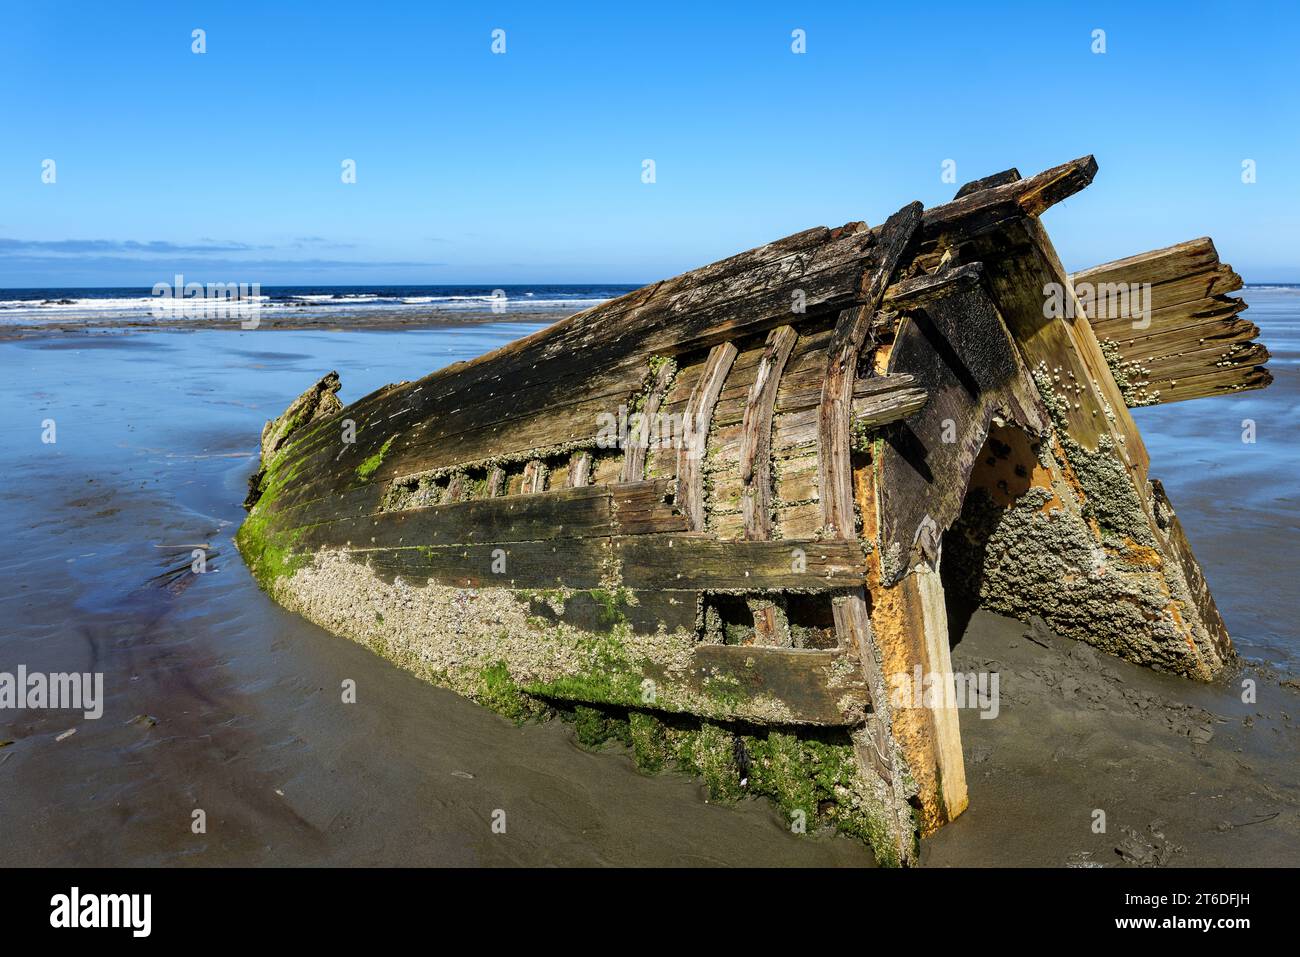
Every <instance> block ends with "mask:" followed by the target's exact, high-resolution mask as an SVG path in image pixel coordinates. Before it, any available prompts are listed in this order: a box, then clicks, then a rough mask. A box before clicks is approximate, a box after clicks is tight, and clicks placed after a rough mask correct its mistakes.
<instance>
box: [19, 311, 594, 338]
mask: <svg viewBox="0 0 1300 957" xmlns="http://www.w3.org/2000/svg"><path fill="white" fill-rule="evenodd" d="M578 311H580V310H575V311H574V312H568V311H565V310H534V311H529V312H522V311H511V312H504V313H495V312H492V311H491V310H487V309H484V310H464V311H460V310H457V311H455V312H451V311H446V312H435V313H432V314H419V315H412V314H410V313H404V312H399V311H379V310H376V311H375V312H374V313H373V314H371V315H365V314H356V313H354V314H351V315H348V316H346V317H342V316H326V315H315V316H276V317H275V318H274V319H262V320H261V321H260V322H259V324H258V325H257V326H255V327H253V328H251V329H245V328H243V327H242V326H241V325H240V324H239V320H235V319H223V320H203V319H151V320H148V321H141V320H131V319H120V318H116V319H94V318H80V319H57V320H54V319H52V320H50V321H48V322H43V323H40V324H25V325H12V326H6V325H0V342H5V341H14V340H21V339H40V338H58V337H66V336H76V335H111V334H114V333H116V334H121V335H130V334H139V333H145V332H257V331H258V330H261V329H275V330H278V331H281V332H304V331H326V332H418V331H420V330H421V329H424V328H427V329H430V330H435V329H453V328H456V327H458V326H479V325H485V324H488V323H543V324H546V325H550V324H552V323H555V322H559V321H560V320H561V319H567V318H568V317H569V316H572V315H575V314H576V313H577V312H578Z"/></svg>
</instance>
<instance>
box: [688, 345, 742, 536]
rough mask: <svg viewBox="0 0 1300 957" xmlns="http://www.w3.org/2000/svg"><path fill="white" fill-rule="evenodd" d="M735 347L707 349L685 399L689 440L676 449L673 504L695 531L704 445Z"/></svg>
mask: <svg viewBox="0 0 1300 957" xmlns="http://www.w3.org/2000/svg"><path fill="white" fill-rule="evenodd" d="M737 351H738V350H737V349H736V347H735V345H733V344H732V343H730V342H724V343H720V344H719V345H716V346H714V347H713V348H712V349H711V350H710V351H709V357H708V359H707V360H706V361H705V364H704V372H703V373H701V375H700V378H699V381H698V382H697V383H696V386H695V389H694V391H692V392H691V398H690V400H689V401H688V402H687V403H686V412H685V422H686V423H687V429H688V430H689V433H690V434H691V435H692V436H693V441H691V442H684V443H683V444H682V447H681V448H679V449H678V450H677V507H678V508H679V509H681V511H682V513H683V514H684V515H686V517H687V519H688V520H689V521H690V527H691V528H692V529H694V530H695V531H702V530H703V529H704V472H703V469H702V466H703V458H704V452H705V446H706V445H707V443H708V436H709V429H710V427H711V425H712V422H713V410H714V407H715V406H716V405H717V403H718V395H719V394H720V393H721V392H722V384H723V382H724V381H726V378H727V373H729V372H730V371H731V366H732V363H734V362H735V361H736V355H737Z"/></svg>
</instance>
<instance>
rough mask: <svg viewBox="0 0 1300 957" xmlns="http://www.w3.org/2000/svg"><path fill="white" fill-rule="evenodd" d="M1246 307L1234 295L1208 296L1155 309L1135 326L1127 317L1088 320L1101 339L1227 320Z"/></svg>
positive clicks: (1133, 335)
mask: <svg viewBox="0 0 1300 957" xmlns="http://www.w3.org/2000/svg"><path fill="white" fill-rule="evenodd" d="M1247 308H1249V307H1248V306H1247V304H1246V303H1245V302H1244V301H1243V300H1241V299H1238V298H1236V297H1235V296H1209V297H1207V298H1205V299H1194V300H1191V301H1189V302H1184V303H1178V304H1176V305H1173V306H1168V307H1166V308H1164V309H1156V310H1154V311H1152V312H1151V314H1150V316H1147V317H1142V321H1141V323H1140V325H1139V326H1134V324H1133V320H1132V319H1129V318H1120V319H1098V320H1093V319H1089V320H1088V322H1089V324H1090V325H1091V326H1092V328H1093V330H1094V331H1095V332H1096V333H1097V335H1098V336H1099V337H1101V338H1107V339H1122V338H1124V337H1137V336H1157V335H1161V334H1163V333H1167V332H1176V331H1177V330H1179V329H1184V328H1186V327H1188V326H1198V325H1205V324H1207V323H1211V322H1216V321H1219V322H1228V321H1231V320H1232V319H1233V318H1234V317H1236V316H1237V315H1239V314H1240V313H1242V312H1244V311H1245V310H1246V309H1247Z"/></svg>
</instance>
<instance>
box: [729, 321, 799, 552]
mask: <svg viewBox="0 0 1300 957" xmlns="http://www.w3.org/2000/svg"><path fill="white" fill-rule="evenodd" d="M798 337H799V335H798V333H796V332H795V331H794V328H793V327H791V326H778V327H777V328H775V329H773V330H772V331H771V332H770V333H768V337H767V344H766V346H765V348H764V350H763V359H762V363H761V364H760V366H759V371H758V375H757V377H756V379H755V381H754V384H753V386H751V388H750V392H749V401H748V402H747V403H746V404H745V416H744V424H743V436H742V439H741V444H740V478H741V480H742V481H743V482H744V483H745V485H746V493H747V494H746V495H745V498H744V502H743V505H744V517H745V537H746V538H750V539H768V538H771V537H772V414H773V410H774V408H775V406H776V392H777V387H778V385H779V384H780V381H781V374H782V372H784V371H785V364H786V361H787V360H788V359H789V358H790V352H791V350H792V349H793V348H794V344H795V340H796V339H798Z"/></svg>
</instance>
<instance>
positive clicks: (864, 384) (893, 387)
mask: <svg viewBox="0 0 1300 957" xmlns="http://www.w3.org/2000/svg"><path fill="white" fill-rule="evenodd" d="M822 361H823V363H824V362H825V359H823V360H822ZM825 372H826V370H825V368H824V367H823V368H821V369H819V370H818V376H817V382H818V384H817V385H816V386H814V387H812V388H809V389H801V390H800V391H798V392H790V393H787V395H786V397H785V399H784V400H778V403H777V406H776V411H777V412H778V413H785V412H799V411H802V410H804V409H815V408H817V406H819V405H820V404H821V395H822V390H821V379H822V376H824V375H825ZM914 385H916V380H915V379H914V378H912V377H911V376H907V375H863V376H859V377H858V378H857V379H856V380H854V382H853V400H854V402H856V401H857V400H859V399H867V398H874V397H876V396H880V395H884V394H886V393H890V392H901V391H903V390H906V389H909V388H911V387H912V386H914Z"/></svg>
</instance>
